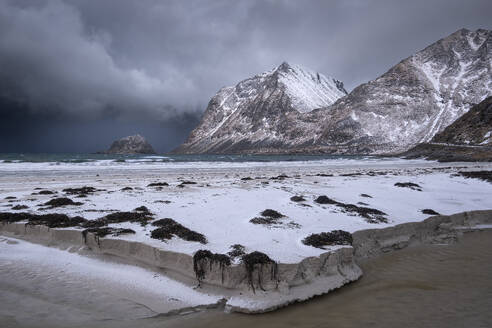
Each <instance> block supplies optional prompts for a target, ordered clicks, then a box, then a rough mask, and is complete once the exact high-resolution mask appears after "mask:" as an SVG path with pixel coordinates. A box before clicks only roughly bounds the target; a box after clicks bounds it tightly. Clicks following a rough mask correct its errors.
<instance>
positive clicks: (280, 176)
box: [270, 173, 289, 180]
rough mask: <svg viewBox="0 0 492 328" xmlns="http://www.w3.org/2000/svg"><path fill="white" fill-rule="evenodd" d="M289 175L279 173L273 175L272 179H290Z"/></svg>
mask: <svg viewBox="0 0 492 328" xmlns="http://www.w3.org/2000/svg"><path fill="white" fill-rule="evenodd" d="M288 178H289V176H288V175H287V174H284V173H282V174H280V175H277V176H276V177H271V178H270V180H285V179H288Z"/></svg>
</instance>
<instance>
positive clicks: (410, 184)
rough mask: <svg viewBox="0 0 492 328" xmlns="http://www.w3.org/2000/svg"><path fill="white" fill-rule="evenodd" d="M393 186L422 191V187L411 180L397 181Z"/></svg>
mask: <svg viewBox="0 0 492 328" xmlns="http://www.w3.org/2000/svg"><path fill="white" fill-rule="evenodd" d="M395 186H396V187H400V188H410V189H412V190H416V191H422V187H421V186H419V185H418V184H416V183H413V182H397V183H395Z"/></svg>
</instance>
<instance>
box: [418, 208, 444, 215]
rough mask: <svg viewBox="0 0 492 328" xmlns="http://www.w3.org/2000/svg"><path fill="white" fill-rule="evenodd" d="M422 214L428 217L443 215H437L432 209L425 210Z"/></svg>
mask: <svg viewBox="0 0 492 328" xmlns="http://www.w3.org/2000/svg"><path fill="white" fill-rule="evenodd" d="M421 212H422V213H423V214H427V215H441V214H439V213H437V212H436V211H434V210H433V209H430V208H426V209H423V210H422V211H421Z"/></svg>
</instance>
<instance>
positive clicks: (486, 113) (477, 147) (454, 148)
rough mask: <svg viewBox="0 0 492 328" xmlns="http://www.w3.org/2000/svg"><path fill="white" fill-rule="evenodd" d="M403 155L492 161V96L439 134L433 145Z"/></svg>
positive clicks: (456, 160)
mask: <svg viewBox="0 0 492 328" xmlns="http://www.w3.org/2000/svg"><path fill="white" fill-rule="evenodd" d="M402 155H403V156H404V157H406V158H418V157H425V158H427V159H431V160H438V161H440V162H485V161H487V162H490V161H492V96H491V97H488V98H486V99H485V100H483V101H482V102H481V103H479V104H478V105H475V106H473V107H472V108H471V109H470V110H469V111H468V112H467V113H466V114H464V115H463V116H461V117H460V118H459V119H457V120H456V121H455V122H454V123H453V124H451V125H450V126H448V127H447V128H446V129H444V130H443V131H442V132H440V133H438V134H436V135H435V136H434V138H432V141H431V142H430V143H423V144H419V145H417V146H415V147H414V148H412V149H410V150H408V151H407V152H405V153H403V154H402Z"/></svg>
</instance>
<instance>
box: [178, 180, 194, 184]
mask: <svg viewBox="0 0 492 328" xmlns="http://www.w3.org/2000/svg"><path fill="white" fill-rule="evenodd" d="M181 184H182V185H194V184H196V182H195V181H190V180H183V181H181Z"/></svg>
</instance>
